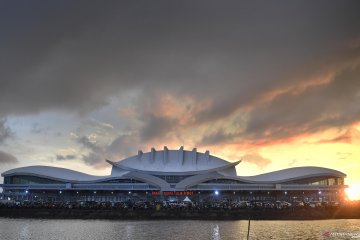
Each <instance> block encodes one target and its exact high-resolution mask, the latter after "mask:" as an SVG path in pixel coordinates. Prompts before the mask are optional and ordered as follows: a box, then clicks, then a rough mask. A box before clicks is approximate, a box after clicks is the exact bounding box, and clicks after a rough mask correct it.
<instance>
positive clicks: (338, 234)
mask: <svg viewBox="0 0 360 240" xmlns="http://www.w3.org/2000/svg"><path fill="white" fill-rule="evenodd" d="M247 226H248V221H190V220H181V221H123V220H116V221H110V220H36V219H6V218H0V239H1V240H10V239H11V240H12V239H46V240H48V239H49V240H52V239H87V240H94V239H110V240H113V239H140V240H144V239H171V240H177V239H196V240H198V239H213V240H219V239H246V235H247ZM250 239H329V240H331V239H360V220H358V219H354V220H321V221H319V220H317V221H251V229H250Z"/></svg>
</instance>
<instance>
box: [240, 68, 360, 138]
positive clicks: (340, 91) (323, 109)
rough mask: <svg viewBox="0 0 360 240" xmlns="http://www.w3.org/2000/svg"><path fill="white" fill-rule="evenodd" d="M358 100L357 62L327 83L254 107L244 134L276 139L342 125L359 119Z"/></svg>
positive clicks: (359, 71)
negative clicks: (353, 66) (354, 66)
mask: <svg viewBox="0 0 360 240" xmlns="http://www.w3.org/2000/svg"><path fill="white" fill-rule="evenodd" d="M359 103H360V66H358V67H357V68H353V69H351V70H350V69H347V70H346V71H343V72H340V73H338V74H337V75H336V76H335V77H334V79H333V80H332V81H331V82H330V83H328V84H325V85H320V86H316V87H312V88H309V89H307V90H305V91H304V92H302V93H301V94H291V93H286V94H282V95H279V96H278V97H277V98H275V99H274V100H273V101H271V102H270V103H269V104H265V105H262V106H260V107H258V108H255V109H254V111H252V112H251V113H250V118H249V121H248V125H247V127H246V130H245V132H244V134H245V135H249V136H251V137H252V138H271V139H276V138H287V137H290V136H292V135H298V134H302V133H314V132H317V131H320V130H325V129H327V128H331V127H337V128H341V127H345V126H347V125H349V124H352V123H355V122H357V121H359V119H360V108H359ZM345 137H348V135H347V136H345ZM341 139H342V140H343V137H342V138H341ZM339 140H340V139H339Z"/></svg>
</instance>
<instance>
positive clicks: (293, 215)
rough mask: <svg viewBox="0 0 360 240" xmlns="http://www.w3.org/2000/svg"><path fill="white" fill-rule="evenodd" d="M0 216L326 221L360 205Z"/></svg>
mask: <svg viewBox="0 0 360 240" xmlns="http://www.w3.org/2000/svg"><path fill="white" fill-rule="evenodd" d="M0 217H3V218H29V219H109V220H248V219H249V218H250V219H251V220H326V219H360V209H359V208H337V209H284V210H276V209H200V210H197V209H162V210H158V211H157V210H155V209H66V208H65V209H64V208H50V209H49V208H0Z"/></svg>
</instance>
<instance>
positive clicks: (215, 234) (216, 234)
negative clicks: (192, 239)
mask: <svg viewBox="0 0 360 240" xmlns="http://www.w3.org/2000/svg"><path fill="white" fill-rule="evenodd" d="M212 239H213V240H219V239H220V233H219V225H217V224H215V226H214V229H213V237H212Z"/></svg>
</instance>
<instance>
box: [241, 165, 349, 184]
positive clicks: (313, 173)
mask: <svg viewBox="0 0 360 240" xmlns="http://www.w3.org/2000/svg"><path fill="white" fill-rule="evenodd" d="M323 176H324V177H325V176H333V177H346V174H344V173H342V172H340V171H337V170H334V169H330V168H323V167H313V166H308V167H294V168H287V169H283V170H278V171H274V172H269V173H264V174H260V175H256V176H248V177H241V179H243V180H247V181H251V182H285V181H291V180H296V179H302V178H308V177H323Z"/></svg>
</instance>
